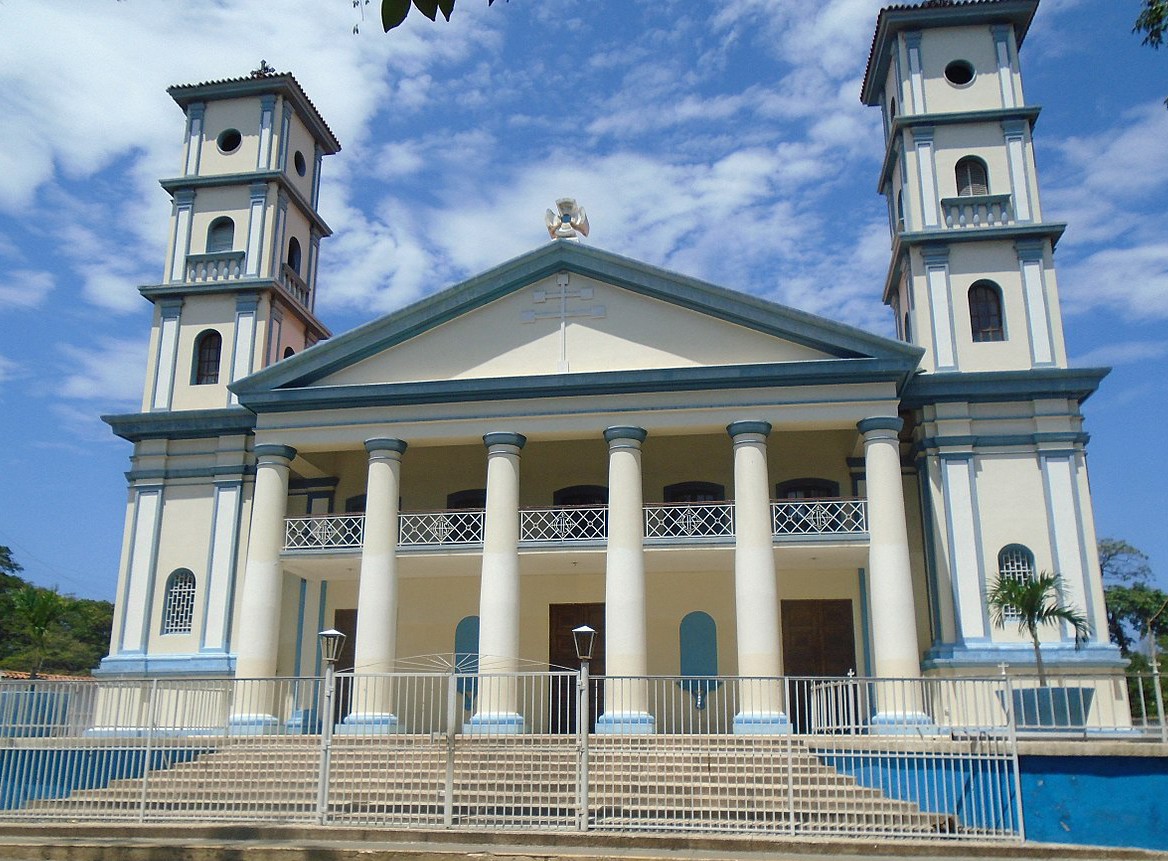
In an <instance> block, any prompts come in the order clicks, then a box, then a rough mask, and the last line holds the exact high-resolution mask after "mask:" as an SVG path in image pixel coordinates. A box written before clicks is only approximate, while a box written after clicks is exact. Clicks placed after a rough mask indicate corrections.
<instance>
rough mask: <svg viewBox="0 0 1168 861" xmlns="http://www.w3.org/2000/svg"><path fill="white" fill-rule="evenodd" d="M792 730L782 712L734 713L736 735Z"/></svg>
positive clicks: (775, 733) (784, 732)
mask: <svg viewBox="0 0 1168 861" xmlns="http://www.w3.org/2000/svg"><path fill="white" fill-rule="evenodd" d="M597 723H598V724H599V721H598V722H597ZM791 731H792V730H791V721H790V719H789V718H788V717H787V716H786V715H785V714H783V713H782V712H775V713H773V714H741V713H740V714H736V715H734V725H733V732H734V735H786V734H788V733H790V732H791Z"/></svg>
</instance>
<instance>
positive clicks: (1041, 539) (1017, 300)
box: [860, 0, 1118, 673]
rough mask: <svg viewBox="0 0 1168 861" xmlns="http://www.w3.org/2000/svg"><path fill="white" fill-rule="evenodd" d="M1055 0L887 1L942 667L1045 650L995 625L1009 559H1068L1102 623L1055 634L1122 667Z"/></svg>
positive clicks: (892, 157)
mask: <svg viewBox="0 0 1168 861" xmlns="http://www.w3.org/2000/svg"><path fill="white" fill-rule="evenodd" d="M1037 9H1038V0H971V2H953V0H929V2H924V3H921V4H919V5H912V6H908V5H905V6H891V7H888V8H885V9H884V10H882V11H881V13H880V17H879V20H878V22H877V26H876V32H875V35H874V37H873V42H872V49H871V54H870V56H869V59H868V67H867V71H866V73H865V77H864V82H863V86H862V89H861V94H860V97H861V100H862V101H863V102H864V104H867V105H870V106H876V107H879V108H880V109H881V112H882V115H883V128H884V141H885V149H884V159H883V163H882V166H881V170H880V176H879V181H878V190H879V192H880V193H881V194H882V195H884V197H885V199H886V202H887V207H888V218H889V226H890V232H891V235H892V254H891V260H890V263H889V267H888V274H887V277H886V278H885V282H884V287H883V298H884V302H885V304H887V305H888V306H889V307H890V308H891V309H892V311H893V314H894V317H895V320H896V329H897V335H898V336H899V337H900V339H901V340H904V341H907V342H909V343H912V344H915V345H918V346H920V347H922V348H924V350H925V353H924V356H923V357H922V359H921V362H920V371H919V373H918V374H917V375H916V377H915V378H914V379H913V381H912V382H911V384H910V385H909V386H907V387H906V389H905V391H904V394H903V398H902V403H901V414H902V416H903V417H904V418H905V419H906V428H905V431H904V433H903V434H902V441H903V444H904V449H905V455H906V464H907V463H909V462H911V463H912V464H913V466H914V469H913V470H911V471H910V473H909V474H910V475H911V474H912V473H915V478H916V479H917V481H916V484H917V486H918V488H919V493H920V510H921V513H922V517H921V520H922V522H921V525H920V530H921V534H922V537H923V550H924V554H925V558H926V567H927V571H928V576H927V579H928V582H929V599H930V605H931V606H930V616H931V622H932V640H933V647H932V649H931V650H930V651H929V652H928V653H927V654H926V655H925V658H924V662H923V664H924V667H925V669H926V670H929V671H933V672H940V673H945V672H947V671H953V672H958V673H960V672H971V671H972V672H984V671H988V672H993V673H996V672H997V671H998V670H997V666H998V665H999V664H1000V663H1001V662H1006V663H1008V664H1010V665H1011V666H1014V667H1017V668H1018V669H1021V670H1025V669H1026V668H1027V666H1028V665H1029V667H1030V669H1031V670H1032V668H1033V659H1032V658H1030V657H1029V656H1028V655H1027V654H1026V653H1025V650H1024V649H1023V648H1022V645H1021V644H1020V643H1017V642H1014V641H1013V635H1012V633H1011V632H1008V631H997V630H995V629H993V627H992V625H991V623H990V618H989V613H988V609H987V607H986V602H985V595H986V591H987V589H988V587H989V585H990V583H991V582H992V581H993V579H994V578H995V577H997V576H999V575H1001V576H1012V577H1026V576H1030V575H1033V574H1034V573H1036V572H1037V571H1039V570H1046V571H1055V572H1058V573H1059V574H1061V575H1062V576H1063V578H1064V581H1065V583H1066V585H1067V590H1068V600H1069V601H1070V602H1071V603H1073V604H1075V605H1077V606H1078V607H1081V608H1083V609H1084V610H1085V611H1086V613H1087V614H1088V616H1089V618H1090V619H1091V622H1092V624H1093V626H1094V628H1095V635H1094V637H1093V638H1092V641H1091V643H1090V644H1089V645H1088V646H1087V648H1085V649H1076V648H1075V643H1074V638H1073V634H1072V632H1070V631H1065V630H1064V631H1062V632H1061V633H1058V634H1056V636H1055V639H1056V640H1057V642H1051V643H1050V644H1049V645H1048V646H1046V647H1045V648H1047V649H1048V650H1049V654H1050V657H1051V658H1052V659H1053V660H1054V661H1055V662H1056V663H1059V662H1062V663H1064V664H1071V665H1076V666H1078V667H1080V668H1087V667H1090V668H1092V669H1105V668H1106V669H1113V668H1114V667H1116V666H1118V661H1117V657H1118V655H1117V653H1116V652H1115V650H1114V649H1113V648H1112V647H1110V646H1109V645H1108V644H1107V623H1106V616H1105V611H1104V607H1103V593H1102V586H1101V581H1100V577H1099V570H1098V558H1097V554H1096V550H1095V532H1094V525H1093V517H1092V514H1091V500H1090V491H1089V488H1088V484H1087V472H1086V459H1085V446H1086V442H1087V434H1086V433H1084V431H1083V421H1082V414H1081V412H1080V404H1081V403H1082V401H1084V400H1085V399H1086V398H1087V397H1088V396H1090V394H1091V393H1092V392H1094V391H1095V389H1096V387H1097V386H1098V383H1099V381H1100V380H1101V379H1102V377H1103V376H1104V375H1105V374H1106V373H1107V371H1106V369H1099V368H1086V369H1073V368H1070V367H1069V366H1068V362H1067V351H1066V346H1065V343H1064V339H1063V327H1062V319H1061V315H1060V310H1059V299H1058V290H1057V285H1056V282H1055V271H1054V261H1053V255H1054V249H1055V245H1056V244H1057V242H1058V240H1059V238H1060V237H1061V235H1062V233H1063V230H1064V229H1065V225H1064V224H1061V223H1057V222H1051V221H1047V220H1046V219H1045V218H1044V216H1043V212H1042V207H1041V203H1040V200H1039V188H1038V178H1037V171H1036V169H1035V159H1034V147H1033V141H1032V137H1031V134H1032V131H1033V128H1034V123H1035V121H1036V119H1037V118H1038V114H1039V108H1038V106H1036V105H1031V104H1028V103H1027V102H1026V100H1025V97H1024V95H1023V88H1022V76H1021V71H1020V67H1019V59H1018V51H1019V48H1020V47H1021V46H1022V43H1023V40H1024V39H1025V37H1026V33H1027V30H1028V29H1029V27H1030V24H1031V22H1032V20H1033V18H1034V14H1035V12H1036V11H1037Z"/></svg>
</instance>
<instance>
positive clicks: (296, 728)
mask: <svg viewBox="0 0 1168 861" xmlns="http://www.w3.org/2000/svg"><path fill="white" fill-rule="evenodd" d="M319 732H320V715H318V714H317V713H316V709H296V710H295V711H294V712H292V717H290V718H288V720H286V721H284V734H285V735H317V734H318V733H319Z"/></svg>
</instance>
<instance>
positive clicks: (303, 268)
mask: <svg viewBox="0 0 1168 861" xmlns="http://www.w3.org/2000/svg"><path fill="white" fill-rule="evenodd" d="M294 236H295V237H296V240H297V241H298V242H299V243H300V277H301V278H302V279H303V280H304V281H305V282H306V283H307V281H308V277H307V276H308V258H309V256H310V250H311V249H310V248H309V229H308V219H307V218H305V217H304V213H302V212H301V211H300V210H299V209H298V208H297V207H296V206H294V205H292V204H289V205H288V225H287V227H286V228H285V230H284V247H283V248H281V249H280V263H281V264H283V263H287V262H288V242H289V241H290V240H291V239H292V237H294Z"/></svg>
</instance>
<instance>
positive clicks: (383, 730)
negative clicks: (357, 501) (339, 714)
mask: <svg viewBox="0 0 1168 861" xmlns="http://www.w3.org/2000/svg"><path fill="white" fill-rule="evenodd" d="M403 729H404V727H402V726H400V725H399V724H398V719H397V715H395V714H357V713H356V712H351V713H349V714H347V715H345V719H344V720H343V721H341V722H340V723H339V724H337V726H336V727H335V728H334V729H333V732H335V733H336V734H337V735H390V734H393V733H397V732H401V731H402V730H403Z"/></svg>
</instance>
